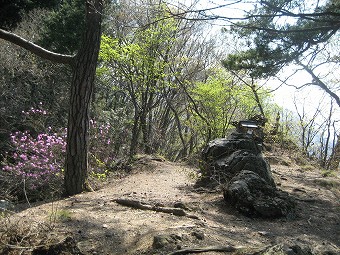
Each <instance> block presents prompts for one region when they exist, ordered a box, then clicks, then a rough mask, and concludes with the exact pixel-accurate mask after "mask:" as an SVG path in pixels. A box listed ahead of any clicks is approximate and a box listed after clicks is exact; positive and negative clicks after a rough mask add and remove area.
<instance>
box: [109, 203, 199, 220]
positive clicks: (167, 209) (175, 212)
mask: <svg viewBox="0 0 340 255" xmlns="http://www.w3.org/2000/svg"><path fill="white" fill-rule="evenodd" d="M114 201H115V202H116V203H118V204H120V205H124V206H128V207H132V208H136V209H141V210H151V211H155V212H163V213H170V214H173V215H176V216H185V217H188V218H192V219H198V217H197V216H196V215H192V214H188V213H187V212H186V211H184V210H183V209H181V208H175V207H162V206H156V205H152V204H147V203H145V202H141V201H139V200H133V199H126V198H117V199H115V200H114Z"/></svg>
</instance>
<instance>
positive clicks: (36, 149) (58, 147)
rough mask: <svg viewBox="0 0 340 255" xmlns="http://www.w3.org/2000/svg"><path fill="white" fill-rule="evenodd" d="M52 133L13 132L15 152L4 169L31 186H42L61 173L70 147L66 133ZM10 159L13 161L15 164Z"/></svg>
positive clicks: (31, 187) (30, 188)
mask: <svg viewBox="0 0 340 255" xmlns="http://www.w3.org/2000/svg"><path fill="white" fill-rule="evenodd" d="M48 131H49V132H48V133H46V134H39V135H38V136H37V137H32V136H31V135H30V134H29V133H28V131H25V132H15V133H14V134H12V135H11V140H12V144H13V145H14V147H15V151H14V153H12V155H8V159H7V162H6V164H5V165H4V166H3V170H4V171H10V172H12V173H13V174H15V175H16V176H18V177H19V178H20V179H22V180H25V181H26V182H27V184H28V185H27V189H29V190H34V189H37V188H39V187H42V186H44V185H46V184H48V183H50V182H51V181H52V179H55V178H56V177H60V176H61V172H62V168H63V167H62V166H63V164H64V158H65V157H64V154H65V150H66V142H65V140H66V139H65V135H66V133H65V132H63V133H60V134H57V133H52V132H51V128H49V129H48ZM8 161H12V162H13V164H11V163H9V162H8Z"/></svg>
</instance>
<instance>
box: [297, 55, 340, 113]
mask: <svg viewBox="0 0 340 255" xmlns="http://www.w3.org/2000/svg"><path fill="white" fill-rule="evenodd" d="M297 63H298V64H299V65H301V66H302V67H303V68H304V69H305V70H306V71H307V72H308V73H309V74H310V75H311V76H312V78H313V80H314V82H315V83H313V84H314V85H316V86H318V87H320V88H321V89H323V90H324V91H325V92H326V93H327V94H328V95H330V96H331V97H332V98H334V100H335V101H336V103H337V104H338V106H339V107H340V98H339V96H338V95H337V94H335V93H334V92H333V91H331V90H330V89H329V88H328V87H327V85H326V84H325V83H323V82H322V81H321V80H320V78H319V77H318V76H316V75H315V74H314V72H313V70H312V69H310V68H309V67H308V66H306V65H304V64H302V63H301V62H299V61H298V62H297Z"/></svg>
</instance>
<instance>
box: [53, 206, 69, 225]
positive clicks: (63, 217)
mask: <svg viewBox="0 0 340 255" xmlns="http://www.w3.org/2000/svg"><path fill="white" fill-rule="evenodd" d="M71 219H72V212H70V211H68V210H65V209H59V210H56V211H52V212H51V214H50V220H51V221H53V222H56V221H61V222H65V221H70V220H71Z"/></svg>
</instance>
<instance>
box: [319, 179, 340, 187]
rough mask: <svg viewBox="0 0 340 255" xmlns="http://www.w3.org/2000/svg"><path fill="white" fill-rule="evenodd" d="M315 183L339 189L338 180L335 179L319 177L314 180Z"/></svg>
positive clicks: (339, 183)
mask: <svg viewBox="0 0 340 255" xmlns="http://www.w3.org/2000/svg"><path fill="white" fill-rule="evenodd" d="M314 182H315V183H316V184H317V185H319V186H322V187H324V188H328V189H340V182H339V181H336V180H326V179H320V180H315V181H314Z"/></svg>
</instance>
